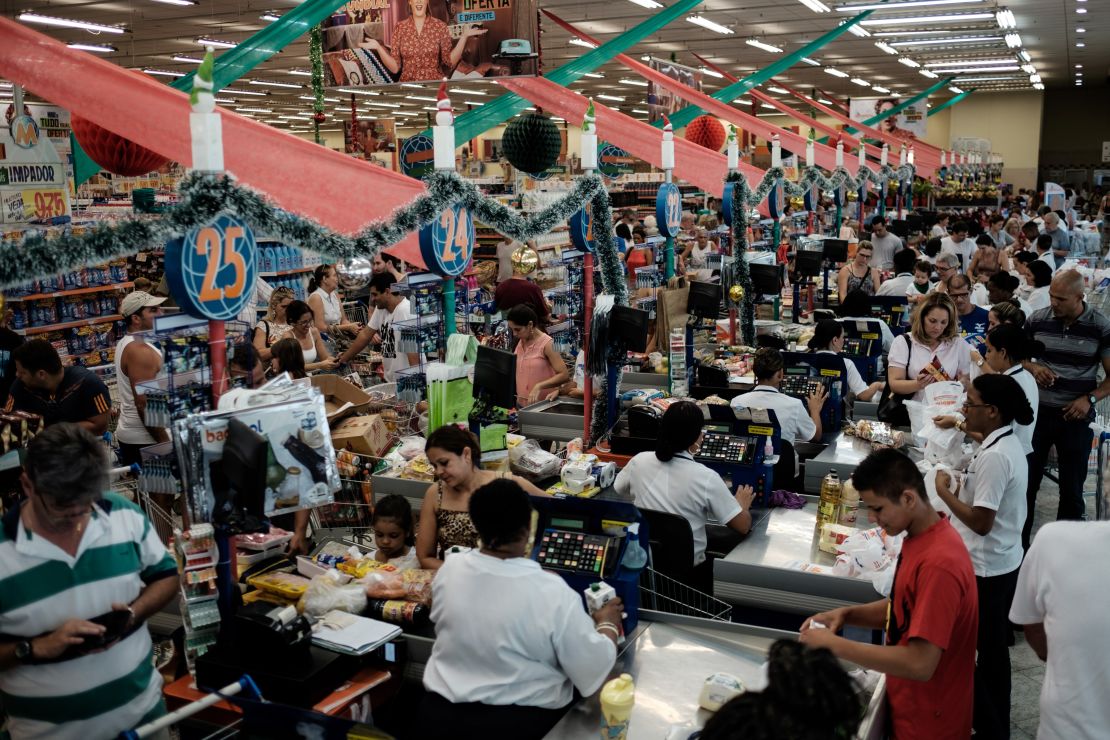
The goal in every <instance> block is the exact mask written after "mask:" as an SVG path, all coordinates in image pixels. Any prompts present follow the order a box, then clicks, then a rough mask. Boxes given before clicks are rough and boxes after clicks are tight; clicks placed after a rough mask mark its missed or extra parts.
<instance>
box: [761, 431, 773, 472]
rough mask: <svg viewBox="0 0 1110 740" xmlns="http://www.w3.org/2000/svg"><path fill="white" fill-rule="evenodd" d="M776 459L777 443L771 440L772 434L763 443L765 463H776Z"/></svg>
mask: <svg viewBox="0 0 1110 740" xmlns="http://www.w3.org/2000/svg"><path fill="white" fill-rule="evenodd" d="M774 459H775V445H774V444H773V443H772V442H771V435H769V434H768V435H767V441H766V442H764V443H763V464H764V465H774V464H775V463H774Z"/></svg>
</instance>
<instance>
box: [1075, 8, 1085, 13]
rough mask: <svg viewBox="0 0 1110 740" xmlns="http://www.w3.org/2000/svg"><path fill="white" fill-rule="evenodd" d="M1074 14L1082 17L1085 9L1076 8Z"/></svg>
mask: <svg viewBox="0 0 1110 740" xmlns="http://www.w3.org/2000/svg"><path fill="white" fill-rule="evenodd" d="M1075 12H1076V13H1078V14H1079V15H1083V14H1085V13H1086V12H1087V9H1086V8H1076V9H1075Z"/></svg>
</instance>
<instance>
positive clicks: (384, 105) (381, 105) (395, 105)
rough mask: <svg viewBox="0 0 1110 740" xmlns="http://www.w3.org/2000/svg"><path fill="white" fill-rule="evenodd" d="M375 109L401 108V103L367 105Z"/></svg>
mask: <svg viewBox="0 0 1110 740" xmlns="http://www.w3.org/2000/svg"><path fill="white" fill-rule="evenodd" d="M366 105H368V106H371V107H373V108H400V107H401V104H400V103H366Z"/></svg>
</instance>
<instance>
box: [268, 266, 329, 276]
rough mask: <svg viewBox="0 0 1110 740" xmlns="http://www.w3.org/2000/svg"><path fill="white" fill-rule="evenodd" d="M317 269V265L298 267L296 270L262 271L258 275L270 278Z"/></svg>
mask: <svg viewBox="0 0 1110 740" xmlns="http://www.w3.org/2000/svg"><path fill="white" fill-rule="evenodd" d="M315 269H316V268H315V267H298V268H297V269H295V270H278V271H276V272H260V273H258V276H259V277H263V278H270V277H284V276H286V275H301V274H303V273H306V272H312V271H313V270H315Z"/></svg>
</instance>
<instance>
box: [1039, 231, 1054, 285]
mask: <svg viewBox="0 0 1110 740" xmlns="http://www.w3.org/2000/svg"><path fill="white" fill-rule="evenodd" d="M1035 244H1036V249H1037V259H1038V260H1039V261H1041V262H1043V263H1045V264H1046V265H1048V269H1050V270H1052V274H1053V275H1055V274H1056V270H1057V269H1058V267H1059V266H1058V265H1057V264H1056V255H1054V254H1053V253H1052V236H1051V235H1050V234H1040V235H1038V236H1037V241H1036V242H1035Z"/></svg>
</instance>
